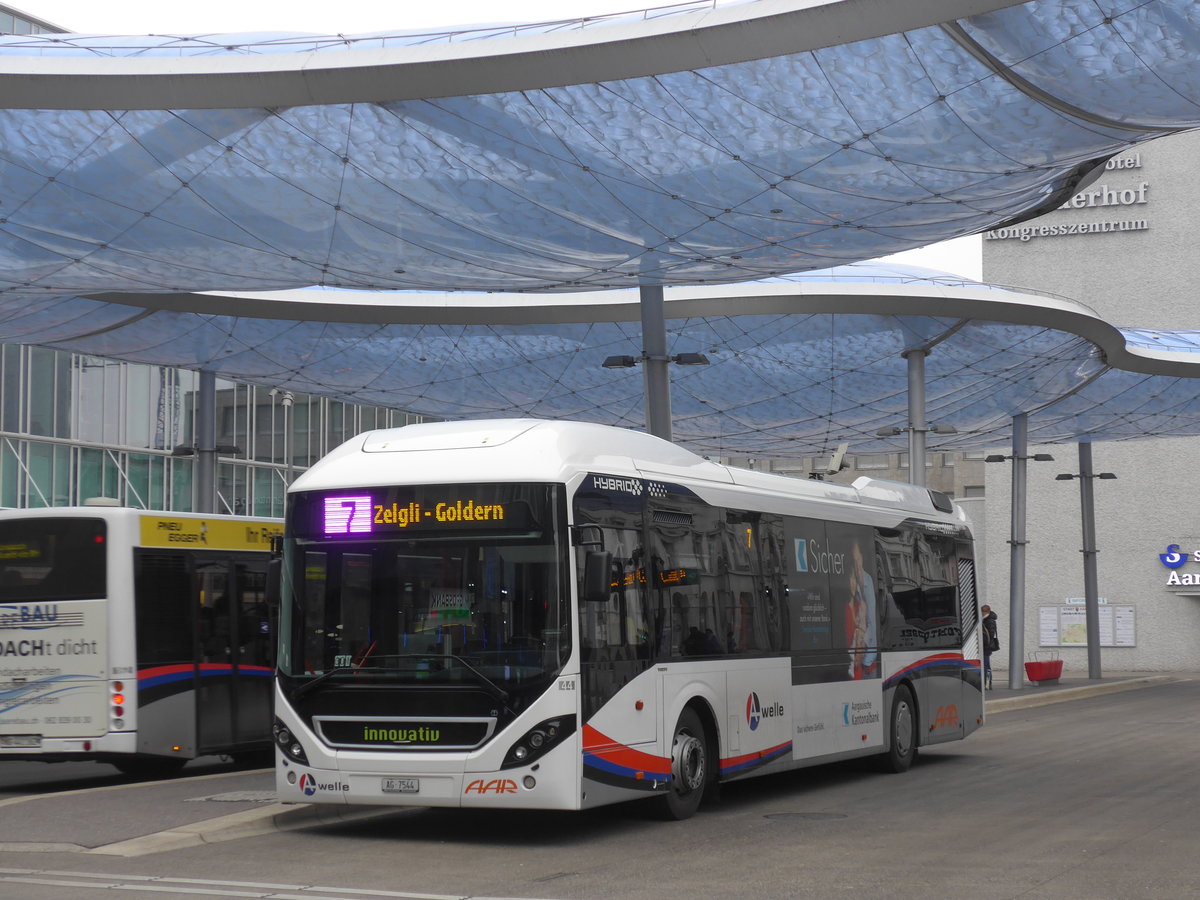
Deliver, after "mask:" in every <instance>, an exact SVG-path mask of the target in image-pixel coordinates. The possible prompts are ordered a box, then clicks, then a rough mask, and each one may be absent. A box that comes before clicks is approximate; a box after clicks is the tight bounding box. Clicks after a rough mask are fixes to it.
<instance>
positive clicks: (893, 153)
mask: <svg viewBox="0 0 1200 900" xmlns="http://www.w3.org/2000/svg"><path fill="white" fill-rule="evenodd" d="M976 10H977V11H978V13H977V14H974V15H967V13H969V12H972V11H976ZM964 16H965V17H964ZM942 17H944V19H945V21H938V20H939V19H940V18H942ZM472 37H475V38H486V39H478V40H467V39H464V38H472ZM1198 56H1200V7H1198V6H1197V4H1195V3H1194V2H1192V0H1150V2H1146V0H1106V2H1104V3H1098V2H1096V0H1033V2H1027V3H1020V4H1013V3H1012V0H926V2H923V3H914V2H904V0H825V2H818V3H813V2H812V0H756V2H746V3H735V4H730V5H727V6H722V7H718V8H717V9H712V8H708V5H707V4H705V5H704V6H702V7H701V8H699V9H688V8H686V7H685V9H684V11H683V12H677V14H675V15H670V16H662V17H650V16H646V17H643V18H635V19H634V20H633V21H631V20H630V19H629V18H617V19H615V20H613V21H605V22H602V23H600V24H598V25H594V26H592V27H589V28H582V29H581V28H576V29H573V30H572V29H569V28H568V27H566V25H564V24H562V23H558V24H557V25H555V26H544V27H543V28H541V29H525V30H522V29H506V30H501V29H491V30H484V31H481V32H475V33H468V34H466V35H459V36H457V39H456V40H448V39H441V40H435V39H434V38H433V37H431V36H429V35H424V34H422V35H416V34H409V35H404V34H399V35H390V36H389V35H373V36H360V37H356V38H344V37H341V36H336V37H314V36H303V35H207V36H202V37H176V36H150V37H138V38H123V37H104V36H79V35H65V36H64V35H33V36H11V37H6V38H3V39H0V98H3V99H0V104H2V105H3V106H5V107H6V108H5V109H3V110H2V111H0V154H2V163H0V166H2V168H0V172H2V177H3V187H4V203H3V207H2V210H3V215H2V216H0V290H3V291H5V292H8V293H22V294H32V295H38V296H40V295H43V294H55V295H65V294H76V293H88V292H93V291H133V292H137V291H162V290H169V291H201V290H237V291H242V290H273V289H283V288H295V287H304V286H310V285H324V286H331V287H344V288H353V289H359V290H398V289H399V290H472V291H490V290H501V291H518V290H520V291H578V290H585V289H587V290H591V289H600V288H615V287H630V286H634V285H637V284H639V283H646V282H649V283H659V284H673V285H680V284H698V283H714V282H722V283H725V282H738V281H747V280H753V279H759V278H763V277H768V276H773V275H778V274H783V273H788V272H798V271H803V270H807V269H814V268H821V267H826V266H830V265H836V264H839V263H844V262H853V261H857V260H862V259H869V258H873V257H877V256H881V255H884V254H887V253H891V252H894V251H899V250H904V249H909V248H912V247H917V246H922V245H925V244H929V243H931V242H934V241H939V240H942V239H946V238H952V237H956V236H959V235H966V234H972V233H977V232H980V231H982V230H985V229H988V228H991V227H994V226H997V225H999V224H1001V223H1004V222H1007V221H1011V220H1013V219H1018V218H1021V217H1024V216H1027V215H1029V214H1030V213H1031V212H1032V211H1034V210H1037V209H1043V208H1047V207H1049V206H1053V205H1054V204H1055V203H1056V202H1058V201H1060V200H1061V199H1065V197H1066V196H1069V194H1070V193H1071V192H1072V190H1073V186H1074V185H1076V184H1077V180H1078V179H1079V177H1080V176H1081V175H1082V174H1083V173H1085V172H1086V171H1088V170H1089V169H1091V168H1093V167H1094V165H1095V163H1096V162H1097V161H1102V160H1104V159H1105V158H1107V157H1109V156H1111V155H1112V154H1114V153H1116V152H1118V151H1120V150H1122V149H1124V148H1126V147H1128V146H1130V145H1131V144H1134V143H1136V142H1138V141H1142V140H1146V139H1148V138H1151V137H1154V136H1157V135H1162V134H1165V133H1168V132H1171V131H1173V130H1178V129H1181V128H1191V127H1195V126H1196V125H1197V124H1200V66H1197V65H1196V59H1197V58H1198ZM18 107H20V108H18Z"/></svg>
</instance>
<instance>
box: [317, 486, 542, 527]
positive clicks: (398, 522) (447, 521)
mask: <svg viewBox="0 0 1200 900" xmlns="http://www.w3.org/2000/svg"><path fill="white" fill-rule="evenodd" d="M493 493H494V492H493ZM315 499H316V500H317V502H316V503H315V504H314V506H315V509H314V512H315V514H316V518H317V520H318V525H317V528H316V529H315V531H316V533H318V534H322V535H324V536H326V537H336V536H342V535H345V536H353V535H367V534H393V535H394V534H404V533H410V532H418V531H419V532H422V533H423V534H429V533H431V532H432V533H437V532H457V531H479V530H480V529H483V530H488V531H504V532H508V533H512V532H518V533H523V532H528V531H529V530H530V529H531V527H532V523H533V517H532V515H531V511H530V509H529V502H528V501H527V500H514V499H508V498H506V499H505V500H504V501H503V502H495V500H496V498H495V497H492V498H488V497H484V496H472V495H470V494H463V495H458V494H454V495H450V496H439V497H430V496H422V497H417V498H413V499H410V498H397V497H394V496H389V495H387V494H386V493H384V492H380V493H368V492H354V493H340V494H330V495H325V496H323V497H320V498H315Z"/></svg>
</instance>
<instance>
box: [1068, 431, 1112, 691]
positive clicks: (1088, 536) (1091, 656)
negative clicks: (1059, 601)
mask: <svg viewBox="0 0 1200 900" xmlns="http://www.w3.org/2000/svg"><path fill="white" fill-rule="evenodd" d="M1116 477H1117V476H1116V475H1114V474H1113V473H1112V472H1100V473H1096V472H1094V471H1093V470H1092V445H1091V444H1087V443H1083V442H1080V444H1079V471H1078V472H1068V473H1064V474H1062V475H1056V476H1055V477H1054V480H1055V481H1070V480H1071V479H1073V478H1078V479H1079V518H1080V521H1081V523H1082V528H1083V603H1084V614H1085V616H1086V621H1087V657H1088V678H1092V679H1098V678H1100V590H1099V582H1098V579H1097V576H1096V554H1097V553H1099V552H1100V551H1099V550H1097V549H1096V498H1095V494H1094V492H1093V490H1092V481H1094V480H1095V479H1097V478H1100V479H1103V480H1105V481H1108V480H1111V479H1114V478H1116Z"/></svg>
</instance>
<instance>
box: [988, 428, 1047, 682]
mask: <svg viewBox="0 0 1200 900" xmlns="http://www.w3.org/2000/svg"><path fill="white" fill-rule="evenodd" d="M1012 448H1013V449H1012V453H1011V454H1010V455H1008V456H1005V455H1003V454H993V455H991V456H985V457H984V459H983V461H984V462H989V463H995V462H1005V461H1007V460H1010V459H1011V460H1012V464H1013V469H1012V537H1011V539H1010V540H1009V542H1008V543H1009V546H1010V548H1011V550H1010V553H1009V577H1008V686H1009V687H1010V688H1011V689H1012V690H1014V691H1019V690H1021V689H1022V688H1024V687H1025V678H1024V675H1023V674H1022V673H1023V671H1024V667H1023V665H1022V664H1023V662H1024V657H1025V545H1026V544H1027V543H1029V542H1028V541H1027V540H1026V539H1025V506H1026V490H1027V482H1028V462H1029V460H1030V459H1032V460H1035V461H1036V462H1050V461H1052V460H1053V459H1054V457H1053V456H1051V455H1050V454H1049V453H1035V454H1034V455H1033V456H1030V455H1029V415H1028V414H1027V413H1020V414H1018V415H1015V416H1013V430H1012Z"/></svg>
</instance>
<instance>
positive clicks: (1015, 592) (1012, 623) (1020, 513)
mask: <svg viewBox="0 0 1200 900" xmlns="http://www.w3.org/2000/svg"><path fill="white" fill-rule="evenodd" d="M1028 467H1029V416H1028V415H1027V414H1025V413H1021V414H1020V415H1016V416H1013V431H1012V539H1011V540H1010V541H1009V544H1010V546H1011V548H1012V550H1011V555H1010V559H1009V577H1008V594H1009V601H1008V686H1009V687H1010V688H1011V689H1012V690H1014V691H1019V690H1021V689H1022V688H1023V687H1025V545H1026V544H1027V543H1028V541H1026V539H1025V508H1026V490H1027V482H1028Z"/></svg>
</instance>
